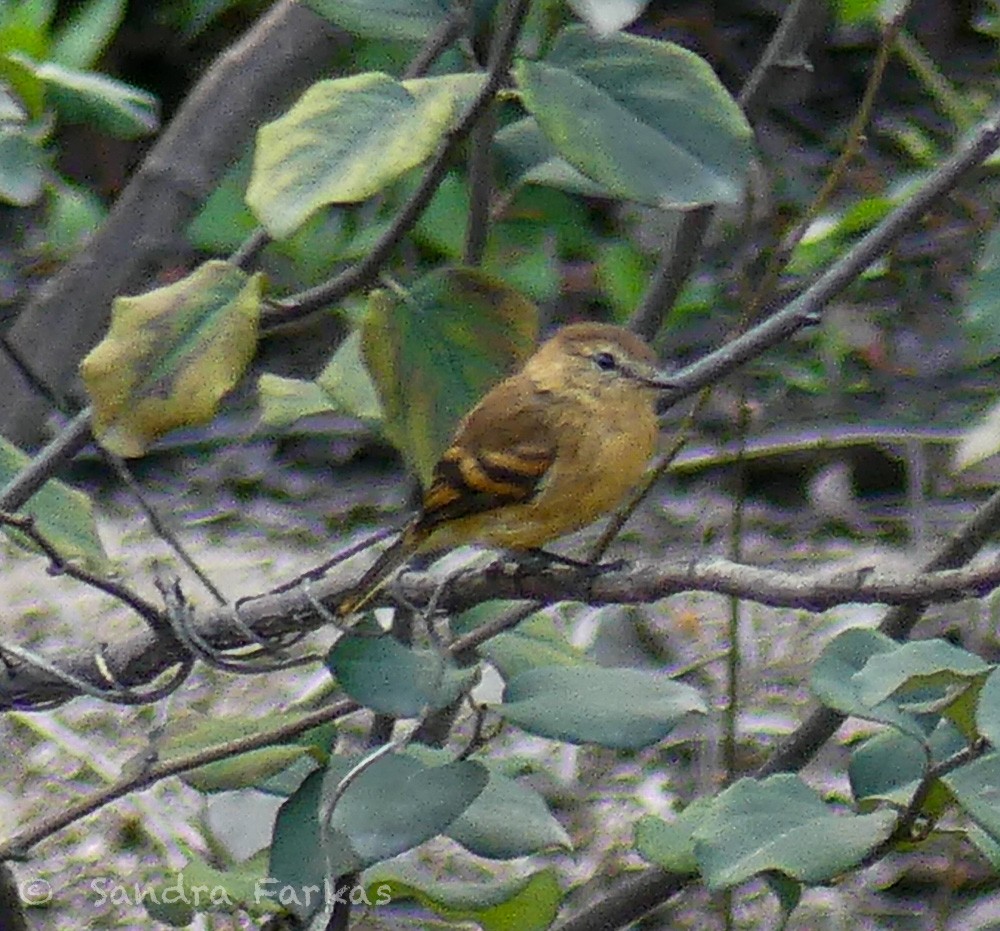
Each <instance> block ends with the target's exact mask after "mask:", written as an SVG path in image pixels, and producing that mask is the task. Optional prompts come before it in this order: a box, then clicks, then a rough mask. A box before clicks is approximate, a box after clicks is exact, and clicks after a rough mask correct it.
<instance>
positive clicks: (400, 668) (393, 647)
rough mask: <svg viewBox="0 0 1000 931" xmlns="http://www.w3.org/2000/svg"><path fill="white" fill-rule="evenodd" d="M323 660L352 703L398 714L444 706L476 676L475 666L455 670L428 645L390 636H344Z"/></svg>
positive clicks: (415, 714) (416, 713)
mask: <svg viewBox="0 0 1000 931" xmlns="http://www.w3.org/2000/svg"><path fill="white" fill-rule="evenodd" d="M326 663H327V666H329V668H330V671H331V672H332V673H333V675H334V676H335V677H336V679H337V681H338V683H339V684H340V686H341V687H342V688H343V689H344V691H345V692H346V693H347V694H348V695H349V696H350V697H351V698H353V699H354V700H355V701H356V702H358V703H359V704H362V705H364V706H365V707H366V708H371V709H372V710H374V711H377V712H379V713H381V714H388V715H392V716H393V717H398V718H415V717H419V716H420V715H422V714H424V713H426V712H427V711H428V710H434V709H437V708H444V707H447V706H448V705H450V704H451V703H452V702H454V701H456V700H457V699H458V698H459V697H460V696H461V695H462V694H463V693H465V692H467V691H469V690H470V689H471V688H472V687H473V686H474V685H475V684H476V681H477V680H478V678H479V670H478V669H476V668H473V669H457V668H456V667H455V665H454V664H453V663H451V662H450V661H449V660H447V658H446V657H445V656H443V655H442V654H440V653H438V652H436V651H434V650H416V649H413V648H411V647H406V646H404V645H403V644H401V643H400V642H399V641H398V640H396V639H395V638H393V637H390V636H385V637H353V636H351V635H349V634H348V635H345V636H343V637H341V638H340V639H338V640H337V642H336V643H335V644H334V645H333V648H332V649H331V650H330V653H329V655H328V656H327V659H326Z"/></svg>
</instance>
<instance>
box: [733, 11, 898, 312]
mask: <svg viewBox="0 0 1000 931" xmlns="http://www.w3.org/2000/svg"><path fill="white" fill-rule="evenodd" d="M910 5H911V4H910V0H907V2H905V3H903V5H902V6H901V7H900V9H899V10H898V11H897V13H896V15H895V16H893V18H892V19H891V20H890V21H889V22H888V23H887V24H886V26H885V28H884V29H883V30H882V38H881V40H880V42H879V47H878V50H877V52H876V53H875V61H874V63H873V64H872V68H871V72H870V73H869V75H868V82H867V84H866V85H865V92H864V94H863V95H862V97H861V103H860V104H859V106H858V109H857V111H856V112H855V114H854V117H853V119H852V120H851V125H850V126H849V127H848V129H847V141H846V142H845V143H844V147H843V149H841V151H840V155H838V156H837V159H836V161H834V163H833V165H832V167H831V168H830V171H829V172H827V175H826V178H825V179H824V181H823V184H822V186H821V187H820V190H819V192H818V193H817V194H816V196H815V197H814V198H813V200H812V203H811V204H810V205H809V207H808V209H807V210H806V212H805V213H804V214H803V216H802V217H801V218H800V219H799V222H798V223H797V224H796V226H795V229H794V230H793V231H792V233H791V235H789V236H786V237H785V239H784V241H783V242H782V243H781V245H780V246H779V247H778V248H777V249H775V250H774V252H773V253H772V254H771V257H770V259H769V260H768V263H767V267H766V269H765V270H764V274H763V276H762V277H761V281H760V284H759V285H758V286H757V288H756V291H755V293H754V295H753V296H752V298H751V299H750V301H749V304H748V305H747V307H748V309H747V311H746V314H747V315H748V316H749V318H750V319H751V320H756V319H757V316H758V314H759V313H760V310H761V308H762V307H765V306H766V305H767V303H768V301H770V300H771V298H772V296H773V294H774V292H775V290H776V288H777V284H778V280H779V278H780V277H781V272H782V270H783V269H784V268H785V267H786V266H787V265H788V260H789V259H790V258H791V255H792V253H793V252H794V251H795V249H796V248H797V247H798V245H799V243H800V242H802V240H803V238H804V237H805V235H806V233H807V232H808V231H809V228H810V226H811V225H812V223H813V221H814V220H815V219H816V217H818V216H819V215H820V213H821V212H822V211H823V210H824V209H825V207H826V205H827V204H828V203H829V202H830V198H831V197H833V194H834V192H835V191H836V190H837V188H838V187H840V184H841V182H842V181H843V180H844V175H845V174H846V173H847V169H848V168H849V167H850V164H851V162H852V161H853V160H854V158H855V156H856V155H857V153H858V151H859V150H860V148H861V144H862V140H864V138H865V127H866V126H867V125H868V122H869V120H870V119H871V113H872V108H873V107H874V105H875V97H876V96H877V94H878V90H879V88H880V87H881V86H882V79H883V78H884V77H885V70H886V68H887V67H888V66H889V59H890V57H891V55H892V47H893V43H894V42H895V40H896V37H897V36H898V35H899V32H900V30H901V29H902V28H903V21H904V20H905V18H906V15H907V13H908V12H909V10H910Z"/></svg>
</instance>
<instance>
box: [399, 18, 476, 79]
mask: <svg viewBox="0 0 1000 931" xmlns="http://www.w3.org/2000/svg"><path fill="white" fill-rule="evenodd" d="M467 21H468V15H467V13H466V11H465V10H464V9H462V8H461V6H460V5H459V4H457V3H453V4H452V9H451V12H450V13H449V14H448V17H447V18H446V19H445V21H444V22H443V23H441V25H440V26H438V28H437V29H435V30H434V32H432V33H431V35H430V36H429V37H428V39H427V41H426V42H425V43H424V46H423V48H421V49H420V51H419V52H417V54H416V55H415V56H414V57H413V60H412V61H411V62H410V64H409V65H407V68H406V71H404V72H403V78H404V79H405V80H408V79H410V78H421V77H423V76H424V75H425V74H427V72H428V71H429V70H430V67H431V65H433V64H434V62H436V61H437V60H438V58H440V57H441V55H442V54H443V53H444V52H445V51H446V50H447V49H448V48H450V47H451V45H452V43H453V42H454V41H455V40H456V39H457V38H458V37H459V36H460V35H461V34H462V33H463V32H464V31H465V27H466V24H467Z"/></svg>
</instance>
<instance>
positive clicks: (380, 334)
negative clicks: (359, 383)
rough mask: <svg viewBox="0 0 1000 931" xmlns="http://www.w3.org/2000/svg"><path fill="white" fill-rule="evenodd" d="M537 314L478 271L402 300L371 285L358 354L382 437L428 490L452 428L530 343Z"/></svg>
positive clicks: (452, 271)
mask: <svg viewBox="0 0 1000 931" xmlns="http://www.w3.org/2000/svg"><path fill="white" fill-rule="evenodd" d="M537 333H538V311H537V309H536V308H535V307H534V305H533V304H531V302H530V301H527V300H525V299H524V298H523V297H522V296H521V295H520V294H519V293H518V292H516V291H514V290H513V289H512V288H509V287H507V286H506V285H504V284H502V283H501V282H499V281H497V280H496V279H493V278H490V277H489V276H488V275H484V274H483V273H482V272H480V271H476V270H474V269H467V268H448V269H440V270H438V271H435V272H431V273H430V274H429V275H426V276H425V277H424V278H421V279H420V280H419V281H418V282H416V284H414V286H413V288H412V289H411V290H410V291H409V292H408V293H406V294H405V295H403V296H399V297H397V296H395V295H393V294H390V293H389V292H387V291H375V292H373V293H372V294H371V297H370V299H369V314H368V316H367V318H366V319H365V321H364V324H363V328H362V352H363V354H364V359H365V363H366V365H367V366H368V371H369V372H370V373H371V376H372V379H373V381H374V382H375V386H376V388H377V390H378V395H379V399H380V400H381V403H382V410H383V413H384V416H385V421H384V429H385V433H386V436H387V437H388V438H389V439H390V440H391V441H392V443H393V444H394V445H395V446H396V447H397V448H398V449H399V450H400V451H401V452H402V453H403V455H404V457H405V458H406V460H407V462H409V464H410V465H411V467H412V468H413V469H414V471H415V472H416V473H417V475H418V476H419V477H420V479H421V481H422V482H423V483H424V485H425V486H426V485H427V483H428V482H429V480H430V476H431V472H432V471H433V468H434V464H435V463H436V462H437V461H438V459H439V458H440V456H441V454H442V453H443V452H444V450H445V449H446V448H447V446H448V443H449V441H450V439H451V436H452V433H453V432H454V430H455V426H456V424H457V423H458V421H459V418H461V417H462V415H464V414H465V413H466V412H467V411H468V410H469V409H470V408H471V407H472V406H473V404H475V402H476V401H478V400H479V398H480V397H481V396H482V395H483V394H484V393H485V392H486V390H487V389H488V388H490V387H491V386H492V385H494V384H496V383H497V382H498V381H500V379H501V378H502V377H503V376H505V375H507V374H509V373H510V372H511V371H512V370H513V369H514V368H516V367H517V365H518V364H519V363H520V362H522V361H523V360H524V359H525V358H527V356H528V355H529V354H530V353H531V351H532V350H533V349H534V344H535V340H536V337H537Z"/></svg>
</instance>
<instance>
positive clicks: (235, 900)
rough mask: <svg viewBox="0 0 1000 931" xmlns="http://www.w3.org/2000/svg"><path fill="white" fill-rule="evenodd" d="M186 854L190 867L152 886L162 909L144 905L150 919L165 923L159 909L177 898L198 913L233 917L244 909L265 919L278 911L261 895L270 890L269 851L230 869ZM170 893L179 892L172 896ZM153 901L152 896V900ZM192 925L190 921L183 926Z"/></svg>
mask: <svg viewBox="0 0 1000 931" xmlns="http://www.w3.org/2000/svg"><path fill="white" fill-rule="evenodd" d="M185 852H186V853H187V855H188V863H187V865H186V866H185V867H184V868H183V869H182V870H181V871H180V873H179V874H175V875H174V876H172V877H168V878H167V879H165V880H163V881H162V882H161V883H152V884H150V889H151V890H153V891H155V893H156V898H157V899H159V905H155V904H153V907H152V908H150V905H151V904H152V903H151V902H150V901H148V900H147V901H145V902H144V903H143V904H144V905H146V909H147V911H148V912H149V914H150V917H153V918H155V919H157V920H159V921H164V920H166V919H164V918H163V917H161V914H162V913H161V912H160V909H162V907H163V905H164V904H165V903H166V902H167V900H169V899H171V898H172V897H174V896H179V897H180V898H181V899H182V900H186V904H188V905H192V906H194V910H195V911H198V912H217V913H223V914H231V913H232V912H233V911H234V910H235V909H242V910H245V911H247V912H248V913H249V914H251V915H257V916H262V915H266V914H273V913H274V912H275V911H277V910H278V906H277V904H276V903H275V902H273V901H272V900H271V899H269V898H268V897H267V896H262V895H261V894H260V890H262V889H266V888H267V885H266V877H267V875H268V874H267V857H268V854H267V851H266V850H263V851H261V852H260V853H259V854H256V855H255V856H253V857H251V858H250V859H248V860H244V861H242V862H240V863H236V864H233V865H230V866H229V867H228V868H227V869H218V868H216V867H215V866H212V865H211V864H209V863H208V862H207V861H206V860H205V859H204V858H203V857H201V856H199V855H198V854H196V853H194V852H192V851H190V850H187V849H185ZM171 889H175V890H176V892H175V893H173V894H170V893H169V890H171ZM152 898H153V896H152V895H151V896H150V899H152ZM190 921H191V918H189V919H188V920H187V922H185V923H184V925H186V924H188V923H190ZM181 926H183V925H181Z"/></svg>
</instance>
